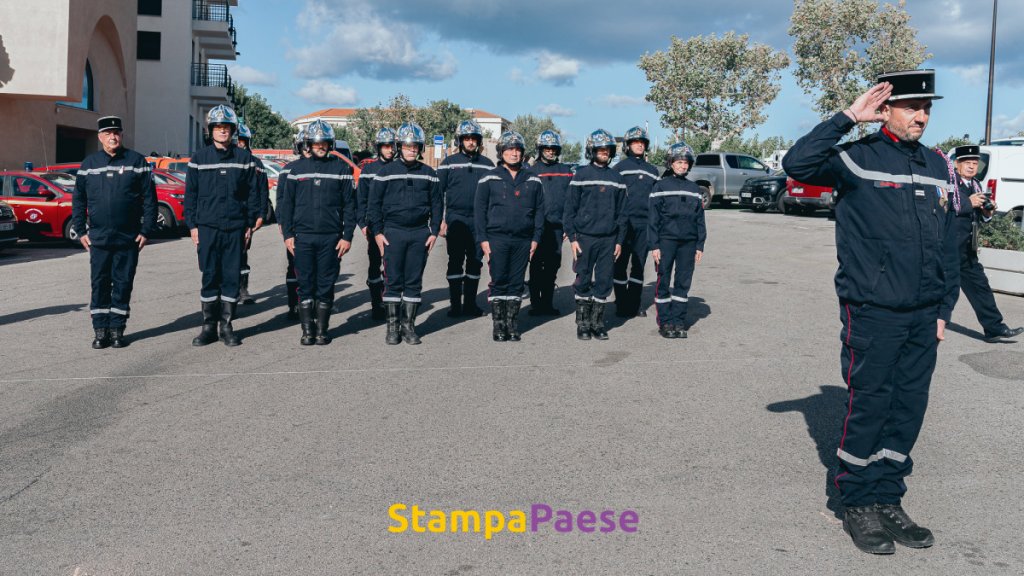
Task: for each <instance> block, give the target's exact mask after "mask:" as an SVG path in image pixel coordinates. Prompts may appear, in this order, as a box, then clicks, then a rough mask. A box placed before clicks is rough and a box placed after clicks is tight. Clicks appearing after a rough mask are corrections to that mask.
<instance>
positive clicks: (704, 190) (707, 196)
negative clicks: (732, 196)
mask: <svg viewBox="0 0 1024 576" xmlns="http://www.w3.org/2000/svg"><path fill="white" fill-rule="evenodd" d="M712 198H714V195H713V194H711V188H708V187H707V186H701V187H700V203H701V204H703V205H704V209H705V210H710V209H711V200H712Z"/></svg>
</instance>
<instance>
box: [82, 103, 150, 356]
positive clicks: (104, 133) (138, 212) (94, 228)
mask: <svg viewBox="0 0 1024 576" xmlns="http://www.w3.org/2000/svg"><path fill="white" fill-rule="evenodd" d="M97 123H98V127H99V134H98V135H97V137H98V138H99V141H100V145H101V146H102V147H103V149H102V150H99V151H97V152H94V153H92V154H90V155H89V156H87V157H86V158H85V160H83V161H82V166H81V168H80V169H79V170H78V174H77V175H76V178H75V191H74V194H73V195H72V197H71V219H72V224H71V226H72V228H74V229H75V230H76V231H77V232H78V235H79V242H81V243H82V246H83V247H84V248H85V249H86V250H88V251H89V265H90V267H91V269H92V301H91V303H90V306H89V308H90V311H91V313H92V327H93V330H94V331H95V339H94V340H93V341H92V347H93V348H96V349H100V348H106V347H107V346H112V347H114V348H123V347H125V346H127V345H128V342H127V340H125V339H124V329H125V326H126V325H127V323H128V316H129V313H130V311H131V308H130V307H129V305H128V303H129V301H130V300H131V297H132V286H133V284H134V282H135V269H136V266H138V263H139V252H141V251H142V248H143V247H145V246H146V242H147V240H148V238H149V237H150V236H151V235H152V234H153V232H154V231H155V230H156V189H155V188H154V187H153V173H152V171H151V169H150V167H149V164H148V163H147V162H146V158H145V157H144V156H142V155H141V154H139V153H138V152H135V151H134V150H129V149H127V148H125V147H124V146H122V141H121V138H122V131H123V126H122V123H121V119H120V118H118V117H117V116H106V117H104V118H100V119H99V121H98V122H97ZM86 220H88V226H86Z"/></svg>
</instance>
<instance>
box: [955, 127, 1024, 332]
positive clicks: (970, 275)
mask: <svg viewBox="0 0 1024 576" xmlns="http://www.w3.org/2000/svg"><path fill="white" fill-rule="evenodd" d="M954 156H955V158H956V189H954V190H953V191H952V192H950V194H949V204H950V206H951V207H952V208H953V213H954V214H956V230H957V242H958V245H959V250H960V288H961V289H963V291H964V294H965V295H966V296H967V301H968V302H970V304H971V308H973V309H974V314H975V315H976V316H977V317H978V322H979V323H981V327H982V329H983V330H984V331H985V340H986V341H988V342H998V341H999V340H1001V339H1003V338H1013V337H1014V336H1018V335H1020V334H1021V333H1022V332H1024V328H1022V327H1017V328H1010V327H1009V326H1007V325H1006V324H1005V323H1004V322H1003V315H1002V314H1000V313H999V308H998V307H997V306H996V299H995V297H993V295H992V288H991V287H990V286H989V285H988V277H987V276H985V267H984V266H982V265H981V262H979V261H978V246H977V234H978V229H979V227H980V226H981V224H982V223H983V222H988V221H989V220H991V219H992V214H993V213H994V212H995V209H996V207H995V204H992V203H991V201H990V200H989V199H988V196H986V195H985V194H984V193H983V192H982V191H981V184H980V183H979V182H978V179H977V178H975V176H976V175H977V174H978V160H979V159H981V149H980V148H979V147H978V146H977V145H973V146H959V147H957V148H956V150H954ZM986 203H988V206H986Z"/></svg>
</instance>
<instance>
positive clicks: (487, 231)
mask: <svg viewBox="0 0 1024 576" xmlns="http://www.w3.org/2000/svg"><path fill="white" fill-rule="evenodd" d="M475 218H476V241H477V242H489V241H490V239H491V238H494V237H504V238H522V239H525V238H529V239H531V240H532V241H534V242H540V237H541V234H542V233H543V232H544V186H543V185H542V184H541V181H540V178H537V177H536V176H534V175H533V174H531V173H530V172H529V171H528V170H526V169H520V170H519V172H518V173H517V174H516V177H515V178H514V179H513V178H512V174H511V173H510V172H509V171H508V169H507V168H505V167H504V166H502V165H498V167H497V168H495V169H494V170H492V171H491V173H490V174H488V175H487V176H484V177H483V178H481V179H480V183H479V184H477V187H476V216H475Z"/></svg>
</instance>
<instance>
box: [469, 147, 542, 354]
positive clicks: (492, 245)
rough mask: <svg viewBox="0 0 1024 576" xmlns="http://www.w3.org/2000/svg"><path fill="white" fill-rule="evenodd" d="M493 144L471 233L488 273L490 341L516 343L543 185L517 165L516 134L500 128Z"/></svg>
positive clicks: (520, 160)
mask: <svg viewBox="0 0 1024 576" xmlns="http://www.w3.org/2000/svg"><path fill="white" fill-rule="evenodd" d="M497 149H498V167H497V168H495V169H494V170H492V171H491V173H490V174H488V175H487V176H484V177H483V178H481V179H480V183H479V184H478V185H477V189H476V207H475V213H476V216H475V218H476V238H477V239H478V240H479V241H480V250H481V251H482V252H483V254H484V256H486V257H487V269H488V273H489V274H490V276H491V283H490V297H489V298H488V299H489V300H490V301H491V318H492V320H493V324H494V330H493V337H494V341H495V342H505V341H506V340H510V341H512V342H518V341H519V340H521V335H520V333H519V307H520V306H521V305H522V301H523V281H524V279H525V277H526V266H527V264H528V263H529V261H530V258H532V257H533V255H534V252H535V251H536V250H537V243H538V242H540V237H541V233H542V232H543V230H544V188H543V186H542V185H541V181H540V178H537V177H536V176H534V175H532V174H531V173H530V172H529V171H528V170H526V169H524V168H523V154H524V153H525V151H526V141H525V140H524V139H523V136H522V134H519V133H518V132H513V131H508V132H505V133H503V134H502V135H501V138H499V139H498V146H497Z"/></svg>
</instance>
